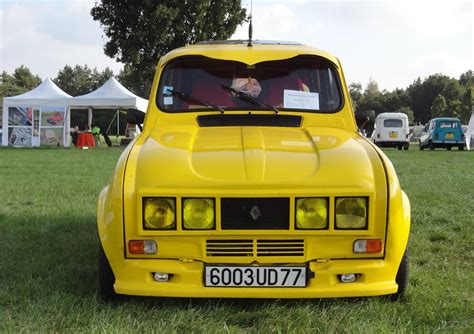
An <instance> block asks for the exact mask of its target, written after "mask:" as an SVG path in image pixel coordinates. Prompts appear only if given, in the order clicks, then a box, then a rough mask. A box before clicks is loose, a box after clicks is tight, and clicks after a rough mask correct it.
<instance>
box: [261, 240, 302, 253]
mask: <svg viewBox="0 0 474 334" xmlns="http://www.w3.org/2000/svg"><path fill="white" fill-rule="evenodd" d="M303 255H304V240H302V239H295V240H285V239H282V240H257V256H303Z"/></svg>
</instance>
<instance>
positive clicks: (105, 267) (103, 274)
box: [98, 242, 117, 301]
mask: <svg viewBox="0 0 474 334" xmlns="http://www.w3.org/2000/svg"><path fill="white" fill-rule="evenodd" d="M98 276H99V295H100V297H101V298H102V300H103V301H109V300H111V299H114V298H116V297H117V294H116V293H115V290H114V283H115V275H114V272H113V271H112V268H111V267H110V264H109V260H108V259H107V256H106V255H105V252H104V249H103V248H102V245H101V243H100V242H99V272H98Z"/></svg>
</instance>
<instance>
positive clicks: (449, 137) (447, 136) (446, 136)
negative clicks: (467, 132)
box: [444, 133, 454, 139]
mask: <svg viewBox="0 0 474 334" xmlns="http://www.w3.org/2000/svg"><path fill="white" fill-rule="evenodd" d="M444 138H446V139H453V138H454V133H447V134H446V135H445V136H444Z"/></svg>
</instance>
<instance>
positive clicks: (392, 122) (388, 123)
mask: <svg viewBox="0 0 474 334" xmlns="http://www.w3.org/2000/svg"><path fill="white" fill-rule="evenodd" d="M383 126H384V127H386V128H401V127H403V122H402V120H401V119H386V120H385V121H383Z"/></svg>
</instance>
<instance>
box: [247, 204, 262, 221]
mask: <svg viewBox="0 0 474 334" xmlns="http://www.w3.org/2000/svg"><path fill="white" fill-rule="evenodd" d="M261 215H262V213H261V212H260V209H259V208H258V206H256V205H254V206H252V209H251V210H250V216H252V219H253V220H257V219H258V217H260V216H261Z"/></svg>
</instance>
